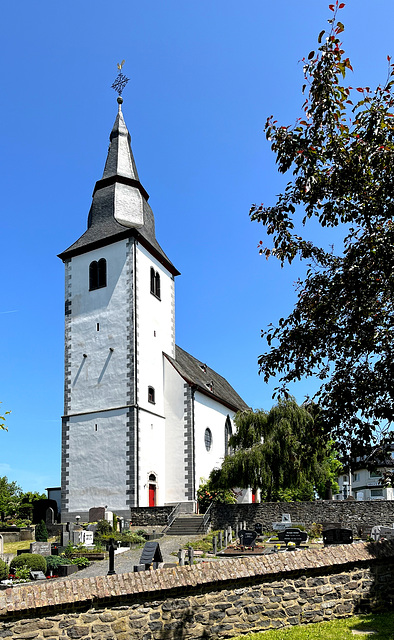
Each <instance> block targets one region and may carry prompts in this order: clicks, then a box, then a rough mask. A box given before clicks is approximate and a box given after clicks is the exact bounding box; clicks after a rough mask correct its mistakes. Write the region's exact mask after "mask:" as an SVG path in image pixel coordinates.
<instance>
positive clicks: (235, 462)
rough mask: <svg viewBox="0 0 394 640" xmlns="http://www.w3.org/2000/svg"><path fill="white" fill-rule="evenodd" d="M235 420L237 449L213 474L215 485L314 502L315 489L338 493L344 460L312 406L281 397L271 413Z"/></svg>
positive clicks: (266, 497)
mask: <svg viewBox="0 0 394 640" xmlns="http://www.w3.org/2000/svg"><path fill="white" fill-rule="evenodd" d="M313 414H316V416H315V417H314V415H313ZM235 424H236V427H237V431H236V433H235V434H234V435H233V436H232V437H231V439H230V445H231V447H233V449H234V453H233V454H231V455H229V456H227V457H226V458H225V459H224V461H223V464H222V466H221V468H220V469H214V470H213V472H212V473H211V476H210V480H211V483H212V485H213V486H216V487H222V488H224V487H225V488H233V487H252V488H253V489H260V491H261V495H262V499H263V500H266V501H269V502H270V501H277V500H313V499H314V496H315V489H316V490H317V491H318V493H319V496H320V497H326V493H327V489H333V490H334V491H335V492H338V490H339V487H338V485H337V483H336V477H337V475H338V472H339V469H340V467H341V464H340V463H339V461H338V460H337V458H336V455H335V453H334V451H333V443H332V441H330V440H329V439H327V436H326V433H325V431H324V428H323V427H322V425H321V424H320V423H319V419H318V411H317V410H316V408H315V407H314V406H313V405H311V407H309V408H308V407H306V406H302V407H299V406H298V405H297V403H296V401H295V400H294V398H291V397H290V398H287V399H285V400H282V399H280V400H279V402H278V404H277V405H276V406H274V407H273V408H272V409H271V410H270V411H269V412H266V411H243V412H240V413H237V415H236V416H235Z"/></svg>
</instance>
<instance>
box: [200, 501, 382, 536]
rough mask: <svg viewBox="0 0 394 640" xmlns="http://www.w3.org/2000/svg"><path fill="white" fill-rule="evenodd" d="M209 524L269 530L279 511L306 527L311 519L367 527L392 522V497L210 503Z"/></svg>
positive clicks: (280, 514)
mask: <svg viewBox="0 0 394 640" xmlns="http://www.w3.org/2000/svg"><path fill="white" fill-rule="evenodd" d="M211 513H212V516H211V524H212V528H213V529H223V528H224V527H225V526H226V525H233V526H234V525H235V524H236V523H237V522H238V523H240V522H241V521H244V520H246V522H247V525H248V526H252V525H253V524H254V523H255V522H261V523H262V525H263V528H264V529H265V530H268V531H270V530H271V528H272V523H273V522H280V521H281V519H282V513H290V515H291V519H292V521H293V522H302V523H305V525H306V526H308V525H311V524H312V523H313V522H318V523H325V522H327V523H328V522H338V523H341V524H342V526H345V527H349V528H350V529H353V533H354V534H357V533H358V530H359V529H360V527H362V528H365V527H367V528H370V527H373V526H374V525H378V524H384V525H386V526H391V525H392V524H393V523H394V500H376V501H371V502H356V501H355V500H352V501H349V502H347V501H346V500H317V501H316V502H262V503H260V504H230V505H220V504H217V505H213V507H212V512H211Z"/></svg>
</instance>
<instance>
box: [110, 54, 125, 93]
mask: <svg viewBox="0 0 394 640" xmlns="http://www.w3.org/2000/svg"><path fill="white" fill-rule="evenodd" d="M124 63H125V61H124V60H122V62H118V64H117V67H118V69H119V73H118V75H117V76H116V78H115V81H114V82H113V84H111V88H112V89H115V91H116V92H117V94H118V95H119V96H121V95H122V91H123V89H124V88H125V86H126V84H127V83H128V81H129V78H126V76H125V75H124V73H122V67H123V65H124Z"/></svg>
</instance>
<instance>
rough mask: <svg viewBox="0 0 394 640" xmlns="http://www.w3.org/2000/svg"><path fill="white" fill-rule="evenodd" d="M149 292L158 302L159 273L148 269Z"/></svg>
mask: <svg viewBox="0 0 394 640" xmlns="http://www.w3.org/2000/svg"><path fill="white" fill-rule="evenodd" d="M150 292H151V294H152V295H154V296H156V298H159V300H160V273H159V272H158V271H155V270H154V268H153V267H151V268H150Z"/></svg>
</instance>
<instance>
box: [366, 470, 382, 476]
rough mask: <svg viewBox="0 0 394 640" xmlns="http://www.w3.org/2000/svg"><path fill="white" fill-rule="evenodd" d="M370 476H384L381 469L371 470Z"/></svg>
mask: <svg viewBox="0 0 394 640" xmlns="http://www.w3.org/2000/svg"><path fill="white" fill-rule="evenodd" d="M369 477H370V478H381V477H382V472H381V471H377V470H375V471H370V472H369Z"/></svg>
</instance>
